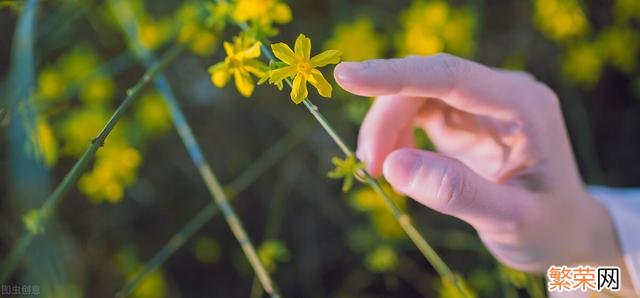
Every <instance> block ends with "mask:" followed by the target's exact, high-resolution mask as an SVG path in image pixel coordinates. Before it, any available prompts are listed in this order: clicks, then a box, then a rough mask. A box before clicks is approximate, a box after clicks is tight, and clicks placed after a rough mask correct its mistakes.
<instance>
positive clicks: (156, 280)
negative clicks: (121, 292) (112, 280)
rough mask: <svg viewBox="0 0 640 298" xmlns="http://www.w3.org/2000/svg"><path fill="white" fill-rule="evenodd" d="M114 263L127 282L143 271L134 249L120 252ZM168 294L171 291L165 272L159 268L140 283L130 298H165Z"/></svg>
mask: <svg viewBox="0 0 640 298" xmlns="http://www.w3.org/2000/svg"><path fill="white" fill-rule="evenodd" d="M114 261H115V264H116V266H117V267H118V268H119V269H120V271H122V273H123V274H124V276H125V278H126V279H127V280H130V279H131V278H133V277H135V276H136V274H138V273H139V272H140V270H141V269H142V264H140V261H138V259H137V258H136V255H135V253H134V251H133V249H132V248H127V249H123V250H121V251H119V252H118V253H117V254H116V256H115V260H114ZM168 293H169V291H168V286H167V282H166V278H165V276H164V272H163V271H162V269H160V268H159V269H156V270H154V271H152V272H150V273H149V274H148V275H147V276H146V277H145V278H144V279H143V280H142V281H140V284H139V285H138V287H137V288H136V289H135V290H134V291H133V293H131V295H130V297H133V298H148V297H154V298H164V297H168Z"/></svg>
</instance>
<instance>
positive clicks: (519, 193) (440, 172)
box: [383, 149, 530, 229]
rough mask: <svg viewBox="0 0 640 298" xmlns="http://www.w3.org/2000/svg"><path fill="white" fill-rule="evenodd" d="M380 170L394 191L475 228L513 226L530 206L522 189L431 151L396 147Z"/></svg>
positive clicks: (527, 197)
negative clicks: (494, 181)
mask: <svg viewBox="0 0 640 298" xmlns="http://www.w3.org/2000/svg"><path fill="white" fill-rule="evenodd" d="M383 172H384V177H385V178H386V179H387V181H389V183H390V184H391V185H392V186H393V188H394V189H396V190H397V191H399V192H402V193H404V194H406V195H408V196H410V197H412V198H413V199H415V200H416V201H418V202H420V203H421V204H423V205H425V206H427V207H429V208H432V209H434V210H436V211H439V212H442V213H445V214H449V215H452V216H455V217H458V218H460V219H462V220H464V221H466V222H468V223H469V224H471V225H472V226H474V227H475V228H476V229H485V227H491V228H495V227H496V224H498V226H499V227H502V228H510V227H511V228H517V225H518V223H519V222H521V221H522V220H523V219H524V216H525V213H524V211H525V210H526V209H527V208H528V206H529V205H530V198H529V196H528V195H527V194H525V193H524V190H522V189H519V188H517V187H515V186H507V185H501V184H496V183H493V182H490V181H487V180H486V179H484V178H483V177H481V176H479V175H478V174H476V173H475V172H474V171H473V170H471V169H470V168H469V167H467V166H466V165H465V164H463V163H462V162H460V161H458V160H456V159H452V158H449V157H446V156H443V155H440V154H437V153H434V152H429V151H421V150H416V149H399V150H396V151H394V152H392V153H391V154H390V155H389V156H387V158H386V159H385V161H384V167H383ZM514 225H515V226H514Z"/></svg>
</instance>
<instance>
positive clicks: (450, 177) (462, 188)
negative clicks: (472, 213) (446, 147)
mask: <svg viewBox="0 0 640 298" xmlns="http://www.w3.org/2000/svg"><path fill="white" fill-rule="evenodd" d="M467 193H471V194H473V193H474V191H471V189H470V186H469V183H468V179H467V178H466V176H465V174H464V171H463V169H462V165H461V164H460V163H459V162H458V161H454V160H451V161H449V162H448V163H447V165H446V166H445V167H444V168H443V170H442V172H441V173H440V180H439V181H438V184H437V189H436V200H437V201H438V202H439V203H438V204H439V205H440V206H441V211H444V212H447V211H453V210H455V211H459V210H460V209H462V208H465V207H467V206H468V205H469V201H467V202H465V199H466V197H465V195H466V194H467Z"/></svg>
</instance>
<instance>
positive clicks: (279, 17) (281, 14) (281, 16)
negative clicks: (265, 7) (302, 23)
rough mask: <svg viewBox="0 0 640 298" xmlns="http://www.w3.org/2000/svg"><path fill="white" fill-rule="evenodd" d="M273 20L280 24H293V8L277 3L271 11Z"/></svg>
mask: <svg viewBox="0 0 640 298" xmlns="http://www.w3.org/2000/svg"><path fill="white" fill-rule="evenodd" d="M271 18H272V19H273V21H274V22H276V23H278V24H286V23H289V22H291V8H289V6H288V5H287V4H285V3H276V5H274V6H273V8H272V9H271Z"/></svg>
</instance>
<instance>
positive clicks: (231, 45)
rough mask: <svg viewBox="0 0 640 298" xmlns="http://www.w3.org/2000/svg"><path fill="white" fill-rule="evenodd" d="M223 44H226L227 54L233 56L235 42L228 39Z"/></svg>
mask: <svg viewBox="0 0 640 298" xmlns="http://www.w3.org/2000/svg"><path fill="white" fill-rule="evenodd" d="M222 45H223V46H224V51H225V52H226V53H227V56H233V55H234V54H235V50H234V48H233V44H231V43H230V42H228V41H225V42H224V43H223V44H222Z"/></svg>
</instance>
